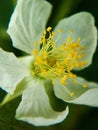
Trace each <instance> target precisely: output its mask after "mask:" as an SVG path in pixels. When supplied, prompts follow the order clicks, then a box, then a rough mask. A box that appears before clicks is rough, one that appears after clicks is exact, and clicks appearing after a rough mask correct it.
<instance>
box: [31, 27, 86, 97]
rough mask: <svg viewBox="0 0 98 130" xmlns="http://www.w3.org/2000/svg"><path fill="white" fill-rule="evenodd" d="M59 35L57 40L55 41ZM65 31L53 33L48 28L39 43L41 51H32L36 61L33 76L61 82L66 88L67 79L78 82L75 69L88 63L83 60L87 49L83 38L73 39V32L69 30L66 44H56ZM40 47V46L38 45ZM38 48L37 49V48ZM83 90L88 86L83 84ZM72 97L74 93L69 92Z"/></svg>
mask: <svg viewBox="0 0 98 130" xmlns="http://www.w3.org/2000/svg"><path fill="white" fill-rule="evenodd" d="M56 33H57V35H56V36H57V38H56V39H54V36H55V34H56ZM62 33H63V30H61V29H59V30H58V32H54V31H52V27H48V28H47V29H46V30H44V32H43V35H42V37H41V40H40V42H39V43H41V45H40V44H39V45H40V49H39V50H37V49H34V50H33V51H32V53H33V55H34V61H33V64H32V66H33V67H32V69H33V70H32V76H35V77H36V78H39V79H40V78H42V79H49V80H51V81H52V82H53V81H54V80H59V82H60V84H62V85H64V86H66V84H67V79H71V80H72V81H73V82H75V83H77V82H76V80H75V79H76V77H77V75H76V74H73V73H72V71H73V69H76V68H81V67H83V66H84V65H85V64H86V63H87V61H85V60H83V58H84V56H85V53H84V52H85V51H84V49H85V47H84V46H82V45H81V44H80V43H81V38H80V37H77V39H76V40H74V39H73V34H74V32H73V30H71V29H70V30H69V32H68V34H69V36H68V38H66V39H65V41H64V43H61V45H59V46H57V45H56V42H57V41H58V40H59V37H60V36H61V35H62ZM36 46H38V44H37V45H36ZM36 48H37V47H36ZM82 87H83V88H86V87H87V85H86V84H82ZM69 95H70V96H73V95H74V92H69Z"/></svg>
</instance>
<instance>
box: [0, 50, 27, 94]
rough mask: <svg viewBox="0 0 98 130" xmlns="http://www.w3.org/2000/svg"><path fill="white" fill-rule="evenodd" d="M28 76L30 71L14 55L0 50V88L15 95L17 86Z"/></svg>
mask: <svg viewBox="0 0 98 130" xmlns="http://www.w3.org/2000/svg"><path fill="white" fill-rule="evenodd" d="M27 75H28V70H27V68H26V67H25V66H24V64H22V63H21V62H20V61H19V60H18V59H17V58H16V56H15V55H14V54H13V53H9V52H5V51H3V50H2V49H0V86H2V87H1V88H2V89H4V90H5V91H7V92H8V93H10V94H13V92H14V90H15V88H16V86H17V84H18V83H19V82H20V81H21V80H22V79H23V78H24V77H25V76H27Z"/></svg>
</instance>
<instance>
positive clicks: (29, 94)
mask: <svg viewBox="0 0 98 130" xmlns="http://www.w3.org/2000/svg"><path fill="white" fill-rule="evenodd" d="M67 114H68V107H67V108H66V109H65V111H62V112H56V111H54V110H53V108H52V107H51V105H50V102H49V97H48V95H47V93H46V91H45V88H44V86H43V82H42V81H38V80H37V81H36V80H32V81H31V82H29V85H28V87H27V89H26V90H25V91H24V93H23V95H22V101H21V103H20V105H19V107H18V109H17V111H16V118H17V119H19V120H23V121H26V122H28V123H31V124H34V125H36V126H47V125H51V124H55V123H58V122H61V121H62V120H64V119H65V118H66V116H67Z"/></svg>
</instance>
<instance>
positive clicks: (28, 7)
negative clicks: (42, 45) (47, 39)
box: [7, 0, 51, 53]
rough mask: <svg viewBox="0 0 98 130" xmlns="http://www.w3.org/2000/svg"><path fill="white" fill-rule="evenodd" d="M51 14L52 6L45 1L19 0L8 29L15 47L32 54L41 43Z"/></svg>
mask: <svg viewBox="0 0 98 130" xmlns="http://www.w3.org/2000/svg"><path fill="white" fill-rule="evenodd" d="M50 12H51V4H49V3H48V2H46V1H44V0H27V1H24V0H18V2H17V5H16V8H15V10H14V13H13V15H12V17H11V21H10V23H9V27H8V30H7V32H8V34H9V35H10V36H11V38H12V41H13V46H14V47H16V48H18V49H20V50H23V51H25V52H27V53H31V52H32V49H34V48H35V47H36V46H34V42H39V41H40V39H41V36H42V33H43V31H44V28H45V25H46V22H47V20H48V17H49V15H50Z"/></svg>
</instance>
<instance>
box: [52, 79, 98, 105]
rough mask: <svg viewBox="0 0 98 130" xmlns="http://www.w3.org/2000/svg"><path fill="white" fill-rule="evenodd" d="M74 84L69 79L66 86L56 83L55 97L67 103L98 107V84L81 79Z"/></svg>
mask: <svg viewBox="0 0 98 130" xmlns="http://www.w3.org/2000/svg"><path fill="white" fill-rule="evenodd" d="M73 82H74V81H72V80H71V79H69V80H67V84H66V85H65V86H64V85H61V84H60V83H58V81H56V82H55V85H54V91H55V95H56V96H57V97H58V98H60V99H62V100H64V101H66V102H70V103H77V104H85V105H91V106H98V84H96V83H93V82H88V81H86V80H84V79H83V78H80V77H77V78H76V80H75V83H73Z"/></svg>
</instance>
